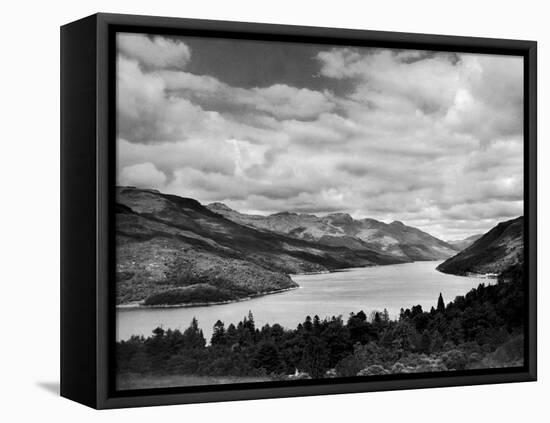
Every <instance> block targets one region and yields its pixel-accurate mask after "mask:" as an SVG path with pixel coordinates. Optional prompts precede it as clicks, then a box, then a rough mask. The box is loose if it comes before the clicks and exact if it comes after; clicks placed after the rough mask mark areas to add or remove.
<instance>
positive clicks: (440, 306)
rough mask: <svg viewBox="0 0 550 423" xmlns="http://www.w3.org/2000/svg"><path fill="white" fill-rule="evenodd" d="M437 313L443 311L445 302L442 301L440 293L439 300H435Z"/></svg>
mask: <svg viewBox="0 0 550 423" xmlns="http://www.w3.org/2000/svg"><path fill="white" fill-rule="evenodd" d="M437 311H439V312H443V311H445V302H444V301H443V295H441V292H440V293H439V298H438V300H437Z"/></svg>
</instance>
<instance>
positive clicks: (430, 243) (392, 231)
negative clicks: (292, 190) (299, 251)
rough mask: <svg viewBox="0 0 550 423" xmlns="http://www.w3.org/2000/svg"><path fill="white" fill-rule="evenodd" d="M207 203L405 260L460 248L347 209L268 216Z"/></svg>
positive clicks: (280, 228) (258, 223)
mask: <svg viewBox="0 0 550 423" xmlns="http://www.w3.org/2000/svg"><path fill="white" fill-rule="evenodd" d="M207 207H208V208H209V209H210V210H211V211H213V212H215V213H218V214H220V215H222V216H224V217H226V218H227V219H230V220H232V221H233V222H236V223H239V224H241V225H245V226H249V227H253V228H257V229H264V230H269V231H273V232H278V233H281V234H285V235H288V236H291V237H293V238H297V239H303V240H308V241H315V242H318V243H321V244H325V245H332V246H346V247H348V248H350V249H354V250H374V251H378V252H380V253H382V254H386V255H390V256H393V257H395V258H399V259H402V260H406V261H419V260H441V259H446V258H448V257H451V256H453V255H454V254H456V252H457V251H459V249H457V248H455V247H453V246H452V245H450V244H448V243H446V242H444V241H442V240H440V239H437V238H435V237H433V236H431V235H430V234H428V233H426V232H423V231H421V230H420V229H417V228H414V227H411V226H407V225H405V224H403V223H402V222H397V221H396V222H392V223H389V224H387V223H384V222H380V221H378V220H375V219H359V220H355V219H353V218H352V217H351V216H350V215H349V214H346V213H333V214H329V215H326V216H321V217H318V216H316V215H313V214H298V213H290V212H282V213H275V214H272V215H269V216H260V215H248V214H243V213H239V212H237V211H235V210H233V209H231V208H230V207H228V206H226V205H225V204H223V203H212V204H209V205H208V206H207Z"/></svg>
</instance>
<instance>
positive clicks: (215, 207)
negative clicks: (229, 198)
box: [206, 202, 234, 211]
mask: <svg viewBox="0 0 550 423" xmlns="http://www.w3.org/2000/svg"><path fill="white" fill-rule="evenodd" d="M206 207H208V208H209V209H211V210H225V211H234V210H233V209H232V208H231V207H229V206H228V205H227V204H224V203H220V202H214V203H210V204H208V206H206Z"/></svg>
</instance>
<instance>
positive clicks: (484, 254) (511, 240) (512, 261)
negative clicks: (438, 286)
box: [437, 216, 524, 275]
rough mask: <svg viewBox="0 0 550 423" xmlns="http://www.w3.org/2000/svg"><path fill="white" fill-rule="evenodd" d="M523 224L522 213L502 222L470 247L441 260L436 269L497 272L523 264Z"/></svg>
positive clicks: (462, 272)
mask: <svg viewBox="0 0 550 423" xmlns="http://www.w3.org/2000/svg"><path fill="white" fill-rule="evenodd" d="M523 227H524V219H523V216H520V217H518V218H516V219H512V220H509V221H506V222H501V223H499V224H498V225H497V226H495V227H494V228H493V229H491V230H490V231H489V232H487V233H486V234H485V235H483V236H482V237H481V238H479V239H478V240H477V241H475V242H474V243H473V244H472V245H470V246H469V247H468V248H466V249H465V250H463V251H461V252H460V253H458V254H457V255H455V256H454V257H451V258H450V259H448V260H446V261H445V262H443V263H441V264H440V265H439V266H438V267H437V270H439V271H441V272H444V273H452V274H455V275H467V274H482V275H485V274H493V275H498V274H501V273H502V272H503V271H505V270H508V269H509V268H511V267H513V266H517V265H521V264H522V263H523V232H524V230H523Z"/></svg>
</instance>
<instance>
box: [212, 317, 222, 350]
mask: <svg viewBox="0 0 550 423" xmlns="http://www.w3.org/2000/svg"><path fill="white" fill-rule="evenodd" d="M210 342H211V344H212V345H224V344H225V343H226V337H225V326H224V324H223V322H222V321H221V320H218V321H217V322H216V323H215V324H214V330H213V332H212V338H211V340H210Z"/></svg>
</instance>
